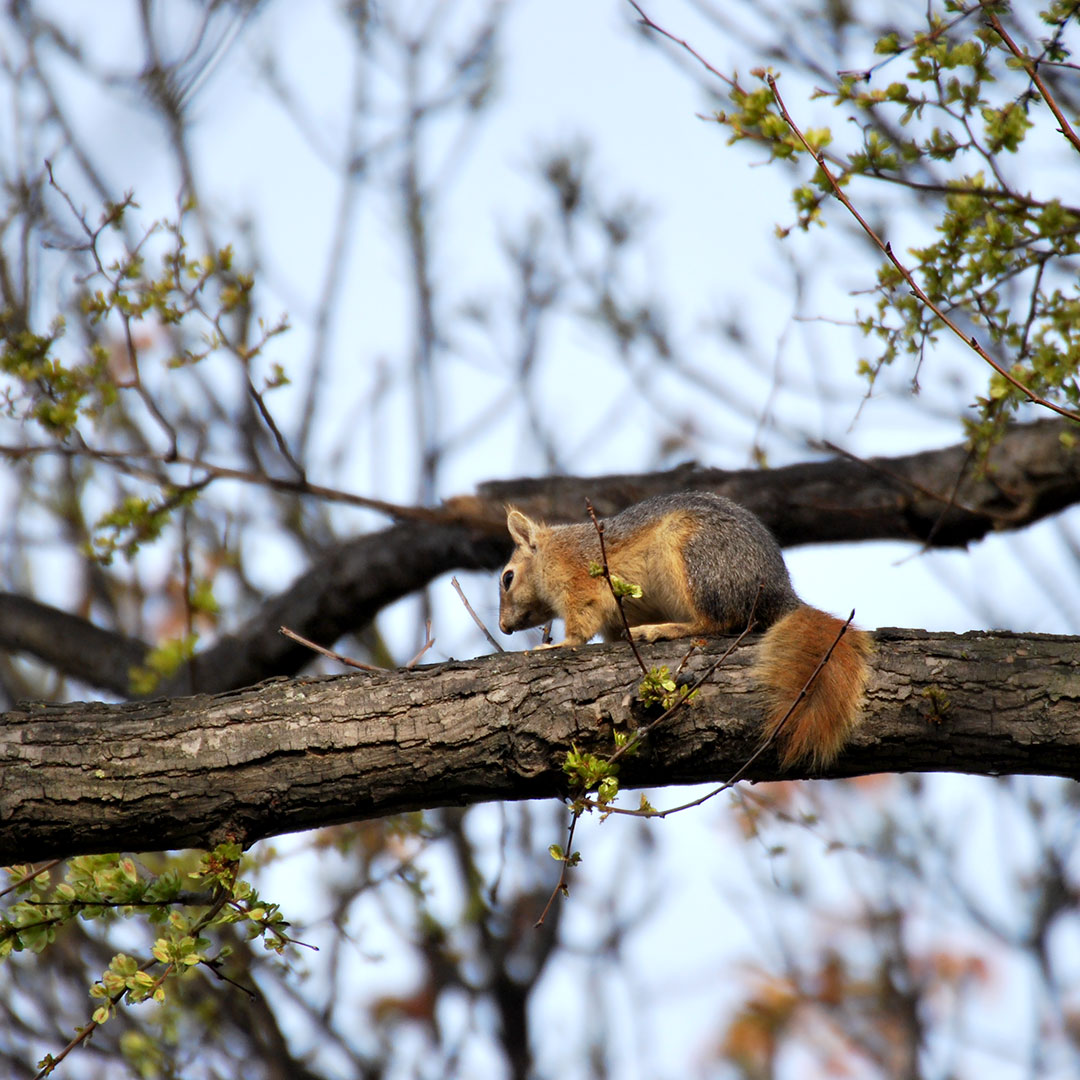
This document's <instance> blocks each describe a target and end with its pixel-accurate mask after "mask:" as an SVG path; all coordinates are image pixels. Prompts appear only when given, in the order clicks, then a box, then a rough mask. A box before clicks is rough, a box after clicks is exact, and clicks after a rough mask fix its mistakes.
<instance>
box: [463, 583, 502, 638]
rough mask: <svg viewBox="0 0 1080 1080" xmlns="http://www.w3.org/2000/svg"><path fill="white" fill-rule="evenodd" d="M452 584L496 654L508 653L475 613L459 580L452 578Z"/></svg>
mask: <svg viewBox="0 0 1080 1080" xmlns="http://www.w3.org/2000/svg"><path fill="white" fill-rule="evenodd" d="M450 584H451V585H453V586H454V591H455V592H456V593H457V594H458V598H459V599H460V600H461V602H462V604H464V605H465V610H466V611H467V612H468V613H469V615H470V617H471V618H472V621H473V622H474V623H476V625H477V626H478V627H480V632H481V633H482V634H483V635H484V637H486V638H487V639H488V643H489V644H490V645H491V647H492V648H493V649H494V650H495V651H496V652H506V650H505V649H504V648H503V647H502V646H501V645H500V644H499V643H498V642H497V641H496V640H495V639H494V638H493V637H492V636H491V631H490V630H488V628H487V627H486V626H485V625H484V622H483V620H482V619H481V618H480V616H479V615H477V614H476V612H475V611H473V608H472V604H470V603H469V601H468V600H467V599H466V598H465V592H464V590H463V589H462V588H461V585H460V584H459V583H458V579H457V578H456V577H452V578H451V579H450Z"/></svg>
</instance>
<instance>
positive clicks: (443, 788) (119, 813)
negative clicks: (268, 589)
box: [0, 630, 1080, 864]
mask: <svg viewBox="0 0 1080 1080" xmlns="http://www.w3.org/2000/svg"><path fill="white" fill-rule="evenodd" d="M877 641H878V646H877V651H876V653H875V658H874V676H873V678H872V681H871V685H870V691H869V698H868V704H867V710H866V718H865V722H864V724H863V726H862V728H861V729H860V731H859V732H858V734H857V736H856V738H855V740H854V742H853V743H852V744H851V746H850V747H849V749H848V751H847V752H845V753H844V755H843V756H842V757H841V758H840V760H839V761H838V762H837V763H836V765H835V766H834V767H833V768H832V769H831V770H830V771H829V773H828V775H829V776H853V775H856V774H861V773H870V772H886V771H890V772H891V771H908V770H918V771H942V770H945V771H958V772H968V773H979V774H983V775H998V774H1002V773H1046V774H1052V775H1057V776H1065V777H1073V778H1077V777H1080V720H1078V719H1077V699H1078V698H1080V638H1072V637H1057V636H1051V635H1019V634H1005V633H968V634H962V635H956V634H930V633H926V632H922V631H911V630H904V631H887V630H886V631H879V632H878V635H877ZM725 645H726V643H725V642H723V641H715V642H712V643H710V645H709V647H708V648H707V649H706V650H705V653H703V654H700V655H698V656H696V657H694V658H693V659H692V660H691V663H690V665H689V670H690V671H700V670H703V669H704V668H705V667H706V666H707V665H708V663H710V662H711V658H712V655H713V654H716V653H718V652H719V651H720V650H722V649H723V648H724V647H725ZM685 648H686V645H685V643H677V642H673V643H666V644H663V645H657V646H653V647H650V649H649V652H648V655H649V659H650V662H655V663H667V664H669V665H671V666H672V667H674V666H675V664H676V663H677V662H678V659H679V657H680V656H681V655H682V653H683V651H684V650H685ZM753 651H754V650H753V647H743V648H739V649H738V650H736V652H735V653H734V654H733V655H732V656H731V657H730V658H729V659H728V661H727V662H726V663H725V664H724V665H723V666H722V667H721V668H720V669H719V670H718V671H717V672H716V673H715V674H714V675H713V677H712V679H711V680H710V682H709V683H708V684H707V685H706V686H704V687H703V688H702V691H701V694H700V698H699V700H698V701H697V702H696V703H695V704H694V705H693V706H692V707H690V708H687V709H684V710H682V711H681V712H680V713H679V714H677V716H676V717H674V718H672V719H671V720H670V721H669V722H667V723H666V724H665V726H664V727H662V728H661V729H658V730H657V731H656V732H655V733H654V734H653V735H652V736H650V739H649V745H648V748H647V750H646V752H644V753H643V754H641V755H640V756H639V757H635V758H631V759H628V760H626V761H625V762H624V763H623V766H622V773H621V782H622V784H623V786H624V787H664V786H667V785H673V784H690V783H699V782H707V783H714V782H715V783H719V782H722V781H724V780H725V779H727V778H728V777H730V776H731V775H732V774H733V773H735V771H736V770H737V769H739V768H740V766H741V765H742V764H743V762H745V761H746V759H747V758H748V757H749V756H750V755H751V753H752V752H753V751H754V749H755V748H756V746H757V732H758V718H759V716H760V701H759V694H758V692H757V691H756V690H755V689H754V687H753V685H752V682H751V680H750V676H749V672H748V664H749V662H750V660H751V658H752V655H753ZM638 678H639V676H638V672H637V669H636V667H635V665H634V663H633V660H632V658H631V657H630V654H629V650H628V649H627V648H626V647H625V646H622V645H597V646H586V647H584V648H579V649H572V650H569V649H568V650H552V651H549V652H546V653H538V654H523V653H506V654H502V655H499V656H492V657H484V658H481V659H478V660H473V661H469V662H462V663H456V662H455V663H448V664H440V665H434V666H431V667H427V668H422V669H419V670H415V671H395V672H387V673H385V674H373V675H348V676H341V677H334V678H319V679H303V678H301V679H282V680H274V681H271V682H268V683H265V684H263V685H261V686H258V687H254V688H251V689H248V690H244V691H240V692H235V693H229V694H224V695H220V696H217V697H210V696H198V697H190V698H176V699H171V700H161V701H151V702H139V703H135V704H126V705H105V704H89V705H88V704H78V703H76V704H64V705H56V704H48V705H26V706H24V707H22V708H20V709H18V710H15V711H13V712H10V713H8V714H6V715H5V716H4V717H2V718H0V770H2V783H0V864H5V863H11V862H23V861H29V860H35V859H41V858H44V857H46V856H54V855H70V854H77V853H85V852H95V851H114V850H136V851H141V850H157V849H163V848H175V847H184V846H207V845H210V844H212V843H214V842H216V841H218V840H220V839H221V838H223V837H225V836H230V835H231V836H236V837H238V838H240V839H242V840H243V841H244V842H245V843H252V842H254V841H255V840H258V839H260V838H262V837H265V836H269V835H274V834H278V833H283V832H289V831H293V830H298V829H305V828H313V827H316V826H321V825H329V824H332V823H334V822H341V821H346V820H356V819H360V818H366V817H373V816H378V815H384V814H390V813H394V812H397V811H402V810H410V809H416V808H421V807H432V806H441V805H465V804H469V803H474V802H480V801H486V800H493V799H500V800H502V799H525V798H542V797H554V796H561V795H564V794H565V793H566V791H567V779H566V776H565V774H564V773H563V771H562V763H563V760H564V755H565V752H566V750H567V748H568V747H569V746H570V745H571V743H574V744H576V745H577V746H579V747H581V748H587V747H591V748H593V749H596V750H597V751H598V752H599V751H603V752H607V750H609V749H610V747H611V745H612V743H611V724H612V723H619V724H628V725H630V726H637V725H638V724H639V723H640V722H641V720H642V716H641V715H640V714H639V713H638V712H636V711H635V708H636V707H635V706H633V705H632V704H631V702H632V694H633V690H634V687H635V686H636V684H637V682H638ZM798 775H800V774H799V773H794V772H793V773H787V774H781V773H780V771H779V769H778V766H777V763H776V760H775V757H774V756H773V755H772V754H771V753H770V752H766V754H764V755H762V757H761V758H759V759H758V761H757V762H756V763H755V764H754V765H753V766H752V767H751V768H750V769H749V770H748V772H747V776H748V778H750V779H752V780H771V779H780V778H794V777H796V776H798ZM625 801H627V802H628V804H632V803H633V800H632V799H630V800H625ZM654 801H655V802H656V803H660V802H664V803H670V802H672V801H673V800H672V799H663V800H662V799H660V798H659V797H657V798H655V799H654Z"/></svg>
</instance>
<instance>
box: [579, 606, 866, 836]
mask: <svg viewBox="0 0 1080 1080" xmlns="http://www.w3.org/2000/svg"><path fill="white" fill-rule="evenodd" d="M854 618H855V612H854V610H853V611H852V612H851V614H850V615H849V616H848V617H847V620H846V622H845V623H844V625H843V626H841V627H840V631H839V633H838V634H837V635H836V638H835V639H834V641H833V643H832V644H831V645H830V646H829V648H828V649H827V650H826V652H825V655H824V656H822V658H821V659H820V660H819V661H818V665H817V667H816V668H814V670H813V671H812V672H811V673H810V677H809V678H808V679H807V680H806V682H805V683H803V687H802V689H801V690H800V691H799V693H798V695H797V696H796V698H795V700H794V701H793V702H792V703H791V705H790V706H789V707H788V711H787V712H786V713H784V715H783V717H782V719H781V720H780V723H779V724H777V725H776V727H775V728H774V729H773V731H772V733H771V734H770V735H769V737H768V738H767V739H766V740H765V741H764V742H763V743H762V744H761V745H760V746H759V747H758V748H757V749H756V750H755V751H754V752H753V753H752V754H751V755H750V756H749V757H748V758H747V759H746V760H745V761H744V762H743V763H742V765H740V766H739V768H738V769H736V770H735V772H734V773H733V774H732V775H731V777H730V778H729V779H727V780H725V781H724V783H722V784H721V785H720V786H719V787H717V788H714V789H713V790H712V791H707V792H706V793H705V794H704V795H702V796H701V797H700V798H697V799H694V800H692V801H691V802H688V803H683V804H682V805H680V806H669V807H668V808H667V809H666V810H627V809H625V808H622V807H617V806H610V805H607V804H604V803H601V802H598V801H597V800H596V799H582V800H581V801H582V803H583V804H584V805H585V806H587V807H589V808H590V809H593V810H600V811H602V812H603V813H611V814H625V815H628V816H630V817H645V818H666V817H667V816H668V815H669V814H678V813H680V812H681V811H683V810H690V809H692V808H693V807H695V806H701V804H702V803H705V802H708V801H709V800H710V799H713V798H715V797H716V796H717V795H720V794H722V793H723V792H725V791H728V790H729V789H730V788H733V787H734V786H735V785H736V784H737V783H738V782H739V781H740V780H741V779H742V778H743V777H744V776H745V775H746V772H747V770H748V769H749V768H750V766H751V765H753V764H754V762H755V761H757V759H758V758H759V757H761V755H762V754H764V753H765V751H766V750H768V749H769V747H770V746H772V745H773V743H774V742H775V741H776V737H777V736H778V735H779V734H780V732H781V731H782V730H783V728H784V725H785V724H787V722H788V720H789V719H790V718H791V715H792V713H794V712H795V710H796V709H797V708H798V707H799V704H800V702H801V701H802V700H803V699H804V698H805V697H806V695H807V693H809V691H810V687H811V686H813V684H814V680H815V679H816V678H817V677H818V675H819V674H820V673H821V670H822V668H824V667H825V665H826V664H827V663H828V662H829V660H830V659H831V658H832V654H833V650H834V649H835V648H836V646H837V645H839V644H840V639H841V638H842V637H843V636H844V634H846V633H847V630H848V627H849V626H850V625H851V621H852V619H854ZM745 633H746V631H745V630H744V631H743V635H745ZM732 648H734V646H732ZM729 651H730V650H729ZM725 655H727V654H725ZM721 659H723V657H721ZM714 666H715V665H714Z"/></svg>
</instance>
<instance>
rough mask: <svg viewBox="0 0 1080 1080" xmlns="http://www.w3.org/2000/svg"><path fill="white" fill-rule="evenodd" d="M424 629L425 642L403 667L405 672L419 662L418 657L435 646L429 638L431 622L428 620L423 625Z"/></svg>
mask: <svg viewBox="0 0 1080 1080" xmlns="http://www.w3.org/2000/svg"><path fill="white" fill-rule="evenodd" d="M424 625H425V627H426V631H425V632H426V637H427V640H426V641H425V642H424V644H423V645H422V646H421V648H420V651H419V652H418V653H417V654H416V655H415V656H414V657H413V658H412V659H411V660H410V661H409V662H408V663H407V664H406V665H405V670H406V671H411V670H412V669H413V668H414V667H416V665H417V664H418V663H419V662H420V657H421V656H423V655H424V653H426V652H427V651H428V649H430V648H431V646H432V645H434V644H435V639H434V638H433V637H432V636H431V620H430V619H428V620H427V622H426V623H425V624H424Z"/></svg>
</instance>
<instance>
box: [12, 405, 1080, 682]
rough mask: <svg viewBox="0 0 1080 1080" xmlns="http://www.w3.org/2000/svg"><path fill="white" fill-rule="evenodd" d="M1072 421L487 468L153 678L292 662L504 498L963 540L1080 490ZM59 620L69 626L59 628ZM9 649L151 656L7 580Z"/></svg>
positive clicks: (122, 665)
mask: <svg viewBox="0 0 1080 1080" xmlns="http://www.w3.org/2000/svg"><path fill="white" fill-rule="evenodd" d="M1072 427H1073V425H1071V424H1067V423H1066V422H1065V421H1057V420H1044V421H1040V422H1038V423H1034V424H1026V425H1018V426H1016V427H1014V428H1012V429H1011V430H1010V431H1009V432H1008V433H1007V434H1006V435H1005V437H1004V438H1003V439H1002V441H1001V442H1000V443H999V444H998V446H996V447H995V448H994V450H993V451H992V452H991V454H990V456H989V459H988V461H987V463H986V466H985V468H976V467H975V466H974V465H973V463H972V462H971V460H970V453H969V450H968V448H967V447H966V446H965V445H964V444H958V445H955V446H950V447H946V448H944V449H942V450H932V451H926V452H924V453H919V454H909V455H906V456H903V457H896V458H872V459H869V460H867V461H859V460H857V459H854V458H851V457H844V456H839V457H834V458H832V459H830V460H827V461H818V462H808V463H803V464H797V465H789V466H786V467H783V468H777V469H769V470H760V469H741V470H735V471H726V470H723V469H708V468H702V467H699V466H697V465H692V464H691V465H685V466H680V467H679V468H677V469H672V470H670V471H668V472H662V473H645V474H637V475H624V476H600V477H592V478H583V477H565V476H564V477H549V478H545V479H540V480H530V479H520V480H500V481H493V482H491V483H487V484H482V485H481V486H480V488H479V489H478V493H477V494H476V495H469V496H463V497H460V498H457V499H451V500H450V501H449V503H448V504H447V507H446V512H445V518H446V520H445V521H444V522H442V523H440V522H427V521H407V522H400V523H399V524H396V525H393V526H391V527H390V528H388V529H385V530H383V531H381V532H378V533H372V534H370V535H368V536H362V537H359V538H357V539H355V540H351V541H348V542H346V543H344V544H341V545H338V546H337V547H334V548H331V549H329V550H328V551H327V552H326V553H325V554H324V555H323V557H322V558H321V559H320V560H319V561H318V562H317V563H316V564H315V565H314V566H312V567H311V569H309V570H308V571H306V572H305V573H304V574H302V575H301V576H300V577H299V578H298V579H297V580H296V582H295V583H294V584H293V585H292V586H290V587H289V588H288V589H286V590H285V591H284V592H282V593H280V594H279V595H278V596H276V597H274V598H272V599H271V600H269V601H268V602H267V603H266V604H265V605H264V606H263V608H262V609H261V610H260V611H259V612H257V613H256V615H255V616H253V617H252V619H251V620H250V621H249V622H247V623H246V624H245V625H243V626H242V627H240V628H239V629H238V630H237V631H236V632H235V633H234V634H231V635H229V636H227V637H225V638H223V639H221V640H220V641H219V642H217V643H216V644H214V645H212V646H211V647H210V648H208V649H207V650H205V651H204V652H203V653H200V654H199V656H197V657H196V659H195V661H194V663H193V664H192V665H191V667H190V668H188V669H185V670H184V671H183V672H181V673H180V675H178V676H177V678H176V679H174V680H172V681H171V682H170V683H169V684H166V685H162V686H161V687H159V688H158V691H157V692H158V693H166V694H176V693H188V692H191V691H198V692H202V693H220V692H223V691H226V690H231V689H235V688H237V687H240V686H246V685H250V684H252V683H254V682H258V681H259V680H260V679H265V678H269V677H272V676H275V675H292V674H295V673H296V672H297V671H299V670H301V668H302V667H303V666H304V664H306V663H308V662H309V661H310V658H311V657H310V654H309V653H308V652H307V650H305V649H302V648H301V647H300V646H298V645H296V644H295V643H294V642H290V641H288V640H286V639H284V638H282V637H281V635H279V634H278V632H277V630H278V627H279V626H281V625H283V624H284V625H288V626H290V627H291V628H292V629H294V630H295V631H296V632H297V633H299V634H302V635H304V636H305V637H308V638H311V639H313V640H315V641H319V642H321V643H322V644H326V645H331V644H333V642H334V641H336V640H337V639H338V638H340V637H341V636H342V635H343V634H346V633H349V632H351V631H354V630H356V629H358V628H360V627H362V626H364V625H365V624H366V623H368V622H369V621H370V620H371V619H373V618H374V617H375V616H376V615H377V614H378V612H379V611H380V610H381V609H382V608H383V607H384V606H386V605H387V604H390V603H392V602H393V601H395V600H397V599H400V598H401V597H402V596H406V595H408V594H409V593H411V592H414V591H416V590H417V589H420V588H422V587H423V586H425V585H427V584H428V583H429V582H430V581H432V580H433V579H434V578H436V577H438V576H439V575H440V574H443V573H449V572H451V571H454V570H461V569H492V570H494V569H497V568H498V567H499V566H500V565H501V563H502V561H503V560H504V559H505V557H506V555H507V553H508V548H509V541H508V539H507V538H506V529H505V505H506V503H509V502H513V503H516V504H517V505H519V506H521V507H522V509H524V510H526V511H527V512H528V513H530V514H533V515H535V516H540V517H547V518H549V519H552V520H580V519H581V518H582V516H583V514H584V506H585V498H586V497H588V498H589V499H591V500H592V502H593V505H594V506H595V507H596V508H597V511H598V512H599V513H601V514H610V513H613V512H615V511H616V510H619V509H621V508H622V507H624V506H627V505H629V504H630V503H632V502H636V501H638V500H639V499H643V498H645V497H646V496H648V495H654V494H660V493H663V492H669V491H678V490H684V489H687V488H701V489H707V490H712V491H717V492H719V493H720V494H722V495H727V496H728V497H729V498H732V499H734V500H735V501H736V502H740V503H742V504H743V505H745V506H748V507H750V509H752V510H753V511H754V512H755V513H756V514H758V516H759V517H761V518H762V519H763V520H764V521H765V523H766V524H767V525H768V526H769V528H770V529H772V531H773V532H774V533H775V534H776V536H777V538H778V539H779V541H780V543H781V544H782V545H784V546H792V545H797V544H806V543H825V542H830V541H842V540H846V541H851V540H908V541H914V542H917V543H927V544H932V545H933V546H935V547H963V546H966V545H967V544H969V543H972V542H974V541H977V540H980V539H981V538H982V537H984V536H986V535H987V533H989V532H992V531H995V530H1013V529H1020V528H1023V527H1025V526H1027V525H1030V524H1032V523H1033V522H1035V521H1039V520H1041V519H1042V518H1044V517H1046V516H1048V515H1050V514H1053V513H1056V512H1057V511H1059V510H1061V509H1063V508H1064V507H1067V506H1070V505H1072V504H1073V503H1075V502H1077V501H1078V500H1080V449H1076V448H1070V447H1069V446H1067V445H1066V443H1065V442H1063V441H1062V435H1063V433H1065V432H1067V431H1069V432H1071V430H1072ZM493 587H494V586H493ZM80 624H81V627H82V630H81V631H80ZM58 625H61V626H62V628H63V632H62V633H56V632H55V631H54V628H55V627H56V626H58ZM110 643H111V645H110ZM0 649H3V650H5V651H10V652H20V651H21V652H27V653H30V654H31V655H34V656H36V657H38V658H39V659H41V660H44V661H45V662H47V663H50V664H52V665H54V666H55V667H57V668H58V669H59V670H61V671H63V672H65V673H66V674H69V675H72V676H75V677H77V678H79V679H82V680H84V681H86V682H88V683H90V684H92V685H95V686H99V687H102V688H104V689H107V690H111V691H112V692H113V693H115V694H120V695H126V694H127V693H128V687H129V671H130V668H131V667H132V665H133V664H134V663H137V662H139V660H140V659H141V656H140V655H139V651H140V646H139V643H137V642H133V641H132V640H131V639H130V638H126V637H124V636H123V635H120V634H112V633H111V632H109V631H105V630H102V629H100V628H98V627H95V626H93V625H92V624H90V623H88V622H83V621H82V620H79V619H78V618H77V617H75V616H70V615H66V614H64V613H61V612H58V611H56V609H54V608H50V607H47V606H46V605H41V604H38V603H36V602H35V601H33V600H30V599H27V598H23V597H15V596H11V595H5V594H0Z"/></svg>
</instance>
